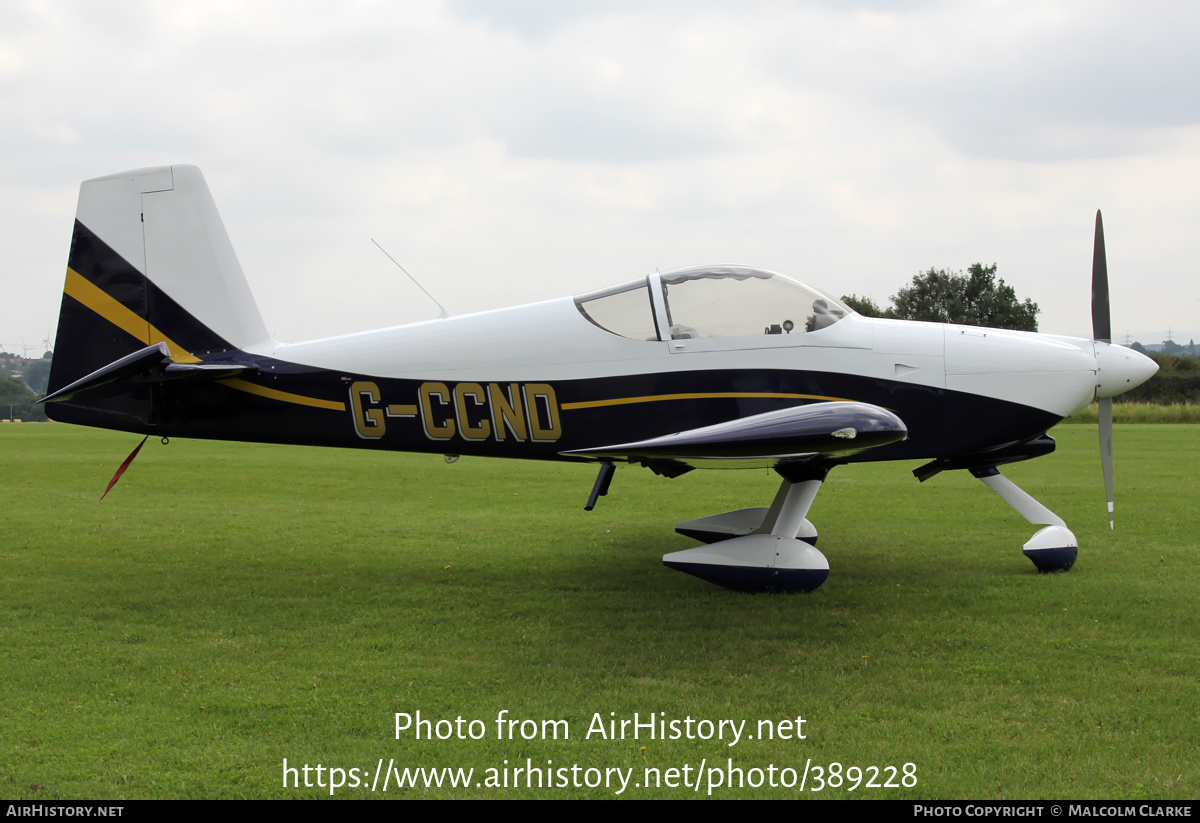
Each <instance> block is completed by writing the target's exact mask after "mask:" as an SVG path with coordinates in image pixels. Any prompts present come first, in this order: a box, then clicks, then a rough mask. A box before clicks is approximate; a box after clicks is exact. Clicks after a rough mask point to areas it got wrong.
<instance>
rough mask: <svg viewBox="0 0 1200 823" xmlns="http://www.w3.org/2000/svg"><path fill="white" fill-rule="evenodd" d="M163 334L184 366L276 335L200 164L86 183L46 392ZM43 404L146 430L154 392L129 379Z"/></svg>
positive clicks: (74, 416)
mask: <svg viewBox="0 0 1200 823" xmlns="http://www.w3.org/2000/svg"><path fill="white" fill-rule="evenodd" d="M160 342H162V343H166V345H167V346H168V347H169V349H170V352H171V359H172V360H174V361H176V362H178V363H195V362H198V361H200V360H201V359H203V358H204V356H205V355H211V354H216V353H220V352H228V351H235V350H245V349H248V348H259V347H261V346H266V345H268V344H269V343H270V336H269V335H268V334H267V331H266V327H265V326H264V325H263V322H262V318H261V316H260V315H259V313H258V308H257V307H256V306H255V304H254V298H253V296H252V295H251V293H250V288H249V286H248V285H247V284H246V278H245V276H244V275H243V274H242V269H241V266H240V265H239V264H238V262H237V257H236V256H235V255H234V252H233V246H232V245H231V244H230V242H229V237H228V235H227V234H226V232H225V227H224V225H223V224H222V223H221V218H220V216H219V215H218V214H217V209H216V205H215V204H214V203H213V199H212V195H211V194H210V193H209V190H208V186H207V184H206V183H205V182H204V177H203V175H201V173H200V170H199V169H197V168H196V167H195V166H159V167H155V168H147V169H138V170H136V171H129V172H123V173H121V174H114V175H109V176H107V177H98V178H96V179H94V180H88V181H86V182H84V183H83V185H82V186H81V187H80V190H79V207H78V211H77V212H76V219H75V229H74V233H73V235H72V238H71V252H70V257H69V259H68V263H67V277H66V284H65V286H64V288H63V300H62V308H61V310H60V313H59V322H58V336H57V344H56V349H55V353H54V362H53V364H52V366H51V370H50V382H49V392H50V393H53V392H55V391H57V390H59V389H61V388H62V387H64V386H67V385H69V384H71V383H73V382H74V381H76V380H79V379H80V378H82V377H85V376H87V375H89V374H91V373H93V372H95V371H97V370H99V369H102V368H104V367H105V366H107V365H109V364H111V363H113V362H114V361H116V360H119V359H120V358H122V357H127V356H128V355H130V354H132V353H134V352H137V351H139V350H141V349H144V348H145V347H146V346H150V345H154V344H157V343H160ZM47 411H48V414H49V415H50V416H51V417H53V418H54V419H56V420H65V421H68V422H78V423H88V424H91V425H106V426H111V427H113V428H126V429H133V430H138V431H141V430H142V429H143V428H144V426H145V424H147V423H148V422H149V421H150V420H151V417H152V413H153V393H152V390H151V387H150V386H147V385H132V386H131V385H121V386H117V387H113V388H110V389H108V390H105V391H104V392H102V393H97V394H95V395H89V396H88V397H87V398H86V400H84V401H82V402H81V401H78V400H75V399H72V400H70V401H66V402H62V403H54V404H48V409H47Z"/></svg>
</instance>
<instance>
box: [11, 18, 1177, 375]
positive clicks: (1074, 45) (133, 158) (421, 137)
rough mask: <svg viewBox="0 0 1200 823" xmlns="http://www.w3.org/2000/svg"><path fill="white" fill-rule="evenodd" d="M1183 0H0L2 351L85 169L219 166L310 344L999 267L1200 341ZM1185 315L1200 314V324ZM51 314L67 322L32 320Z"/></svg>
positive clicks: (872, 291)
mask: <svg viewBox="0 0 1200 823" xmlns="http://www.w3.org/2000/svg"><path fill="white" fill-rule="evenodd" d="M1198 42H1200V4H1197V3H1194V2H1184V1H1183V0H1180V2H1169V1H1166V0H1164V1H1162V2H1156V1H1155V0H1142V2H1138V3H1114V2H1100V1H1098V0H1081V1H1080V2H1046V1H1045V0H1038V2H1017V1H1016V0H1005V2H996V3H989V2H978V3H967V2H920V0H911V1H910V2H859V3H854V2H832V1H829V2H818V1H817V0H813V1H812V2H799V1H798V0H797V2H784V1H783V0H779V2H757V3H756V2H746V1H745V0H740V2H738V3H736V4H734V3H722V2H711V1H707V2H706V1H705V0H659V2H655V1H654V0H639V1H638V2H624V1H623V0H612V2H591V1H588V2H582V1H581V2H571V1H570V0H509V1H508V2H505V1H504V0H445V2H390V3H383V2H340V3H337V4H333V3H328V2H297V0H287V2H253V0H237V2H219V1H218V2H214V0H205V2H202V3H201V2H182V1H181V0H171V2H136V1H135V0H108V1H107V2H104V3H96V2H90V1H84V0H80V1H79V2H32V1H31V0H30V1H26V0H5V2H4V3H2V4H0V149H2V151H0V175H2V176H3V180H2V183H0V221H2V225H3V236H4V241H5V242H4V248H5V251H6V259H5V260H4V262H3V268H2V269H0V286H2V294H3V297H2V298H0V344H3V347H4V348H6V349H9V350H17V351H19V349H20V345H21V342H22V341H21V338H22V337H23V338H24V340H25V343H26V344H28V345H29V346H31V347H32V348H35V349H36V350H37V353H38V354H40V352H41V345H42V340H43V338H45V337H46V335H47V329H48V327H51V326H53V325H55V324H56V323H57V313H58V304H59V300H60V295H61V291H62V283H63V276H64V270H65V265H66V258H67V250H68V244H69V240H70V230H71V221H72V219H73V216H74V212H75V199H76V196H77V193H78V187H79V183H80V181H82V180H84V179H86V178H88V177H95V176H99V175H103V174H109V173H112V172H116V171H121V170H125V169H130V168H137V167H141V166H150V165H157V164H164V163H194V164H196V165H198V166H200V168H201V169H202V170H203V171H204V173H205V175H206V177H207V178H208V182H209V186H210V187H211V189H212V190H213V194H214V196H215V197H216V200H217V205H218V207H219V208H220V209H221V213H222V216H223V217H224V220H225V224H226V227H227V229H228V231H229V234H230V236H231V237H232V239H233V243H234V247H235V248H236V249H237V250H238V254H239V257H240V259H241V262H242V266H243V268H244V269H245V271H246V275H247V279H248V280H249V281H250V286H251V289H252V290H253V291H254V293H255V295H256V297H257V299H258V302H259V306H260V309H261V311H262V313H263V316H264V318H265V320H266V322H267V325H268V328H269V329H271V330H272V331H273V332H274V333H275V334H276V336H277V337H278V338H279V339H281V340H284V341H289V342H290V341H297V340H303V339H311V338H314V337H323V336H328V335H333V334H341V333H345V332H350V331H357V330H362V329H366V328H373V327H379V326H388V325H395V324H397V323H403V322H410V321H413V320H423V319H429V318H432V317H435V316H436V315H437V309H436V307H435V306H434V305H433V304H432V303H431V302H430V301H429V300H428V298H426V297H425V296H424V295H423V294H422V293H421V292H420V291H419V290H418V289H417V288H416V287H415V286H413V285H412V283H410V282H409V281H408V280H407V279H406V278H405V277H404V276H403V275H402V274H401V273H400V272H399V271H398V270H397V269H396V268H395V267H394V266H393V265H392V264H391V263H390V262H389V261H388V260H387V259H386V258H385V257H384V256H383V255H382V254H380V252H379V251H378V250H376V249H375V247H374V246H372V245H371V242H370V239H371V238H375V239H377V240H378V241H379V242H380V243H381V244H383V246H384V247H385V248H387V250H388V251H389V252H391V254H392V255H393V256H395V257H396V258H397V259H398V260H399V261H400V262H401V263H403V264H404V266H405V267H406V268H407V269H408V270H409V271H410V272H412V273H413V274H415V275H416V276H417V277H418V278H419V279H420V280H421V282H422V283H423V284H424V285H425V287H426V288H428V289H429V290H430V291H431V292H433V293H434V295H436V296H437V297H438V298H439V299H440V300H441V301H442V302H443V303H445V304H446V305H447V306H448V308H449V309H450V310H451V311H452V312H454V313H465V312H469V311H477V310H482V309H489V308H498V307H502V306H506V305H512V304H517V303H523V302H528V301H532V300H539V299H545V298H551V297H557V296H562V295H567V294H572V293H578V292H583V291H589V290H592V289H594V288H599V287H601V286H605V285H609V284H613V283H618V282H622V281H625V280H629V279H631V278H633V277H635V276H639V275H642V274H645V273H646V272H648V271H653V270H654V269H655V268H656V267H657V268H659V269H661V270H664V271H665V270H667V269H670V268H677V267H681V266H690V265H697V264H702V263H745V264H751V265H757V266H760V267H763V268H768V269H773V270H776V271H782V272H786V273H789V274H793V275H795V276H798V277H800V278H801V279H803V280H807V281H810V282H811V283H813V284H814V285H816V286H818V287H819V288H822V289H824V290H826V291H829V292H832V293H834V294H838V295H840V294H846V293H856V294H859V295H868V296H871V297H873V298H874V299H875V300H876V301H877V302H880V303H886V302H887V300H888V297H889V296H890V295H891V294H894V293H895V292H896V290H897V289H898V288H899V287H901V286H903V285H904V284H905V283H907V282H908V281H909V280H910V279H911V278H912V276H913V275H914V274H916V273H917V272H918V271H921V270H924V269H928V268H930V267H939V268H942V267H945V268H952V269H963V268H966V267H967V266H968V265H970V264H971V263H973V262H976V261H979V262H983V263H997V264H998V265H999V275H1000V276H1001V277H1003V278H1005V279H1006V280H1007V281H1008V282H1009V283H1010V284H1011V285H1013V286H1014V287H1015V288H1016V290H1017V293H1018V294H1019V295H1020V296H1022V297H1030V298H1032V299H1033V300H1034V301H1035V302H1037V303H1038V304H1039V305H1040V306H1041V308H1042V314H1041V318H1040V323H1041V329H1042V331H1048V332H1057V333H1063V334H1079V335H1082V336H1090V335H1089V329H1090V319H1089V278H1090V269H1091V242H1092V226H1093V220H1094V215H1095V210H1096V209H1097V208H1101V209H1103V211H1104V220H1105V231H1106V235H1107V239H1108V260H1109V271H1110V275H1111V280H1112V293H1113V333H1114V336H1115V337H1116V338H1117V339H1118V341H1119V340H1120V339H1121V338H1122V336H1123V335H1124V334H1125V333H1126V332H1132V333H1144V332H1152V331H1159V330H1166V329H1167V328H1168V327H1171V328H1173V329H1174V330H1176V331H1177V332H1178V331H1179V330H1188V329H1200V277H1197V266H1196V260H1197V257H1198V252H1200V231H1198V230H1197V226H1200V88H1198V86H1200V80H1198V78H1200V58H1198V57H1197V54H1198V52H1200V50H1198V49H1197V47H1196V44H1197V43H1198ZM1193 334H1195V335H1196V336H1200V332H1193ZM51 336H53V332H51Z"/></svg>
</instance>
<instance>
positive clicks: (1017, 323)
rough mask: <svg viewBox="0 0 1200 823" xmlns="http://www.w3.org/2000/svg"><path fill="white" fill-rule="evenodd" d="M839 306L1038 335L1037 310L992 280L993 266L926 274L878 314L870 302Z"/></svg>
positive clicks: (845, 298) (849, 300) (849, 299)
mask: <svg viewBox="0 0 1200 823" xmlns="http://www.w3.org/2000/svg"><path fill="white" fill-rule="evenodd" d="M842 302H843V303H845V304H846V305H847V306H849V307H850V308H852V309H854V310H855V311H856V312H858V313H859V314H862V315H865V316H867V317H894V318H897V319H900V320H927V321H930V322H933V323H961V324H963V325H965V326H988V327H990V328H993V329H1017V330H1019V331H1037V315H1038V306H1037V303H1034V302H1033V301H1032V300H1030V299H1029V298H1026V299H1025V301H1024V302H1022V301H1021V300H1020V299H1018V298H1017V293H1016V291H1015V290H1014V289H1013V287H1012V286H1010V285H1008V284H1007V283H1005V282H1004V280H1003V279H1001V280H1000V281H999V282H997V280H996V264H995V263H993V264H992V265H990V266H985V265H983V264H982V263H975V264H973V265H972V266H970V267H969V268H968V269H967V271H966V272H965V273H964V272H961V271H960V272H952V271H950V270H949V269H930V270H929V271H927V272H922V273H920V274H918V275H915V276H914V277H913V279H912V283H910V284H909V285H907V286H905V287H904V288H902V289H900V291H899V292H898V293H897V294H894V295H892V305H891V306H890V307H889V308H886V309H884V308H880V307H879V306H878V305H877V304H876V303H875V301H874V300H872V299H871V298H869V297H859V296H858V295H857V294H844V295H842Z"/></svg>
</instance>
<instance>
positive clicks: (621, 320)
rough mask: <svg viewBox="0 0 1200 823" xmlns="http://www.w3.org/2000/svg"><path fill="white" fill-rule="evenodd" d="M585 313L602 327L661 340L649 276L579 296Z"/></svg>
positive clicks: (578, 298)
mask: <svg viewBox="0 0 1200 823" xmlns="http://www.w3.org/2000/svg"><path fill="white" fill-rule="evenodd" d="M575 305H576V306H578V307H579V311H581V312H583V316H584V317H586V318H587V319H588V320H590V321H592V322H593V323H595V324H596V325H597V326H599V327H600V328H602V329H604V330H605V331H607V332H612V333H613V334H619V335H621V336H622V337H629V338H632V339H634V340H658V339H659V338H658V328H657V327H656V326H655V324H654V310H653V309H652V308H651V307H650V286H649V284H648V283H647V279H646V278H645V277H643V278H641V279H639V280H634V281H633V282H632V283H623V284H622V285H620V286H613V287H611V288H607V289H601V290H600V291H594V292H591V293H589V294H583V295H580V296H579V297H576V298H575Z"/></svg>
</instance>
